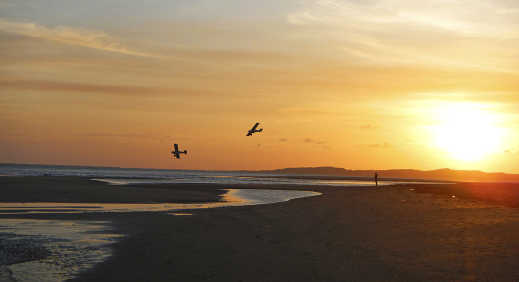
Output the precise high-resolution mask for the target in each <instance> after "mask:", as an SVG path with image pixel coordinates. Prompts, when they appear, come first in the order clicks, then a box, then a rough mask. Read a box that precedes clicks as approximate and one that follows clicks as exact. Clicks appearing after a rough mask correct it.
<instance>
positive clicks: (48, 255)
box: [0, 219, 121, 281]
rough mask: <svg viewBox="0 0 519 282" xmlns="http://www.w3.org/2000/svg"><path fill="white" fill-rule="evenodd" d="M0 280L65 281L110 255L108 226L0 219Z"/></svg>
mask: <svg viewBox="0 0 519 282" xmlns="http://www.w3.org/2000/svg"><path fill="white" fill-rule="evenodd" d="M0 226H1V227H2V230H1V231H2V232H1V233H0V239H1V240H0V265H4V267H3V269H0V272H2V273H0V280H2V281H64V280H67V279H70V278H73V277H74V275H76V274H77V273H78V272H79V271H81V270H84V269H87V268H90V267H92V266H93V265H94V264H96V263H99V262H102V261H103V260H105V259H106V258H108V257H109V256H110V255H111V250H110V248H108V245H109V244H111V243H113V242H114V241H115V240H116V239H117V238H119V237H121V235H117V234H113V233H112V232H111V228H110V225H109V222H105V221H78V220H74V221H71V220H41V219H1V220H0Z"/></svg>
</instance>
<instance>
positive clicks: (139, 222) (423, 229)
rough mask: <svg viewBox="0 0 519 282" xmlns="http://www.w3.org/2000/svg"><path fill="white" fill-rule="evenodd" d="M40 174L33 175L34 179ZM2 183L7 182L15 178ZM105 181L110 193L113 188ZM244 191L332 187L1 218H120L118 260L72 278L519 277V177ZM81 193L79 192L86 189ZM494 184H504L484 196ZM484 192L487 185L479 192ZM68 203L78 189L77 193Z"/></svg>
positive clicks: (207, 193)
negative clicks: (178, 210) (204, 202)
mask: <svg viewBox="0 0 519 282" xmlns="http://www.w3.org/2000/svg"><path fill="white" fill-rule="evenodd" d="M0 179H1V178H0ZM50 180H51V179H47V180H46V181H43V182H45V183H47V184H42V183H40V184H35V185H36V186H34V187H35V188H33V189H32V190H33V191H34V190H37V189H41V188H42V187H43V186H45V185H48V183H49V181H50ZM0 181H1V180H0ZM39 181H40V180H38V181H35V179H32V180H31V181H29V183H33V184H34V183H36V182H39ZM57 181H63V182H64V184H63V187H61V188H63V189H65V190H66V189H71V188H70V186H73V185H76V184H77V185H78V186H82V185H87V186H88V184H91V183H90V182H87V183H88V184H85V183H84V181H85V180H84V179H83V180H78V179H75V180H74V179H64V178H63V179H58V180H57ZM74 181H77V182H74ZM67 183H68V184H67ZM26 184H27V185H29V184H28V183H26ZM27 185H25V186H26V187H25V188H24V189H22V190H24V191H25V192H27V191H31V189H30V188H28V187H27ZM30 185H32V184H30ZM30 185H29V186H30ZM159 185H160V184H159ZM23 186H24V185H20V183H18V184H17V185H16V187H23ZM222 186H225V188H231V186H234V185H209V184H190V185H186V184H180V185H170V184H168V185H163V186H160V188H159V186H157V185H155V184H154V185H153V186H152V187H148V186H142V185H137V186H136V187H127V188H129V190H128V191H131V192H130V194H131V193H136V194H135V195H141V194H139V193H143V194H142V195H144V194H146V193H147V197H149V198H153V194H154V193H156V192H157V190H165V191H162V192H159V193H173V194H171V195H178V196H179V199H181V200H192V199H202V198H205V199H210V198H213V199H214V198H217V197H216V195H217V193H218V192H217V190H218V189H221V188H223V187H222ZM242 186H243V185H242ZM2 187H3V188H1V189H6V188H5V185H4V186H2ZM67 187H68V188H67ZM96 187H97V185H94V186H92V188H93V190H94V191H98V188H96ZM103 187H105V189H106V186H104V184H103ZM109 187H113V186H109ZM234 187H236V186H234ZM493 187H494V190H492V189H491V188H493ZM495 187H497V188H495ZM11 188H12V187H11ZM240 188H243V189H247V188H249V189H258V188H263V189H292V190H313V191H316V192H321V193H323V194H322V195H321V196H319V197H310V198H304V199H294V200H291V201H288V202H283V203H277V204H269V205H259V206H242V207H225V208H215V209H210V210H196V211H189V214H192V215H189V216H173V215H169V214H167V213H157V212H137V213H117V214H114V213H98V214H93V213H87V214H71V215H67V214H62V215H20V216H14V217H13V216H9V217H6V216H0V220H1V218H33V219H58V220H89V221H95V220H103V221H110V222H111V226H112V227H113V230H114V232H116V233H117V234H125V235H126V236H125V237H123V238H122V239H121V240H120V241H118V242H117V243H115V244H113V245H112V249H113V255H112V256H111V257H109V258H108V259H107V260H105V261H104V262H102V263H100V264H97V265H95V266H94V267H93V268H91V269H89V270H87V271H86V272H82V273H80V275H79V276H78V277H76V278H75V279H73V280H72V281H121V280H124V281H171V280H176V281H200V280H209V281H344V280H351V281H438V280H464V281H479V280H485V279H486V280H491V281H510V280H517V279H518V278H519V270H517V267H516V265H517V264H518V263H519V259H518V256H517V254H518V253H519V243H517V242H516V240H515V238H517V237H518V236H519V210H518V209H516V208H512V207H515V206H514V205H515V202H513V201H510V200H509V199H508V198H506V197H505V198H502V197H503V196H505V195H507V196H513V195H516V193H519V192H515V191H516V190H517V191H519V185H512V184H467V183H464V184H448V185H432V184H431V185H425V184H424V185H417V184H406V185H396V186H385V187H379V188H375V187H332V186H323V187H317V186H313V185H312V186H301V185H297V187H295V186H291V187H290V186H283V185H274V186H269V185H267V186H265V185H248V186H247V187H240ZM516 188H517V189H516ZM46 189H47V190H48V191H51V192H49V193H50V194H52V193H54V196H56V197H57V198H63V197H62V195H60V193H62V192H63V191H64V190H63V189H60V187H56V186H54V187H48V188H46ZM72 189H73V191H74V192H77V193H79V194H82V193H86V192H85V191H84V190H85V189H86V190H88V188H86V187H83V188H82V189H81V187H79V188H78V187H76V188H75V189H74V188H72ZM11 190H12V189H11ZM107 190H111V188H109V189H107ZM495 190H497V191H501V192H499V193H497V192H496V193H483V192H481V191H487V192H488V191H495ZM117 191H118V193H122V192H124V191H126V190H117ZM190 191H191V192H194V191H196V193H194V194H193V193H190ZM474 191H480V192H478V193H469V192H474ZM106 193H107V194H106V195H108V196H107V197H106V198H104V199H105V200H119V201H120V200H121V199H125V200H129V201H130V202H131V201H134V200H135V198H132V197H129V196H124V197H115V196H117V194H115V195H113V194H111V193H112V191H108V192H106ZM16 195H18V196H23V193H17V194H16ZM87 195H88V193H87ZM103 195H104V194H103ZM161 195H163V194H161ZM452 195H456V197H454V198H453V197H452ZM495 195H501V196H495ZM500 197H501V198H500ZM11 198H13V199H14V198H15V197H14V195H11ZM45 198H46V199H50V198H52V197H51V195H47V196H46V197H45ZM68 199H73V197H72V196H70V195H69V198H68Z"/></svg>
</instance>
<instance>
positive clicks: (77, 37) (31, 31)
mask: <svg viewBox="0 0 519 282" xmlns="http://www.w3.org/2000/svg"><path fill="white" fill-rule="evenodd" d="M0 31H3V32H7V33H14V34H18V35H23V36H28V37H34V38H41V39H45V40H50V41H57V42H60V43H64V44H69V45H76V46H82V47H86V48H93V49H99V50H103V51H108V52H115V53H120V54H125V55H131V56H141V57H158V56H157V55H155V54H151V53H146V52H141V51H138V50H134V49H131V48H127V47H125V46H123V45H122V44H121V43H119V42H118V41H117V40H116V39H115V38H113V37H112V36H110V35H108V34H106V33H105V32H102V31H95V30H87V29H80V28H73V27H67V26H57V27H54V28H50V27H46V26H43V25H39V24H36V23H32V22H16V21H8V20H5V19H0Z"/></svg>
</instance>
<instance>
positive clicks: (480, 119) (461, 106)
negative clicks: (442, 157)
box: [431, 103, 505, 162]
mask: <svg viewBox="0 0 519 282" xmlns="http://www.w3.org/2000/svg"><path fill="white" fill-rule="evenodd" d="M434 114H435V115H436V117H435V119H436V120H437V123H436V124H435V125H434V126H432V127H431V130H432V134H433V136H434V138H435V142H436V143H435V145H436V146H437V147H438V148H439V149H440V150H442V151H444V152H447V153H448V154H449V155H450V156H451V157H452V158H453V159H455V160H458V161H464V162H476V161H481V160H483V159H485V158H487V157H489V156H490V155H492V154H494V153H497V152H499V151H502V146H503V144H502V142H503V137H504V135H505V129H504V128H502V127H500V126H499V116H498V114H497V113H496V112H493V111H492V110H491V109H490V108H489V107H487V106H485V105H482V104H478V103H448V104H442V105H440V106H438V107H437V108H436V109H435V110H434Z"/></svg>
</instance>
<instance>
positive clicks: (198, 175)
mask: <svg viewBox="0 0 519 282" xmlns="http://www.w3.org/2000/svg"><path fill="white" fill-rule="evenodd" d="M0 176H82V177H91V178H97V179H99V178H100V179H108V180H110V181H112V184H139V183H150V184H151V183H207V184H265V185H269V184H273V185H330V186H373V185H374V181H373V179H361V180H358V179H346V177H344V179H330V178H329V177H327V176H322V177H320V176H319V175H304V176H301V175H278V174H269V173H259V172H250V171H207V170H169V169H146V168H119V167H90V166H60V165H32V164H31V165H26V164H0ZM305 177H311V178H305ZM399 183H410V182H409V181H405V180H402V181H384V180H382V181H379V183H378V184H379V185H392V184H399ZM413 183H419V182H413Z"/></svg>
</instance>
